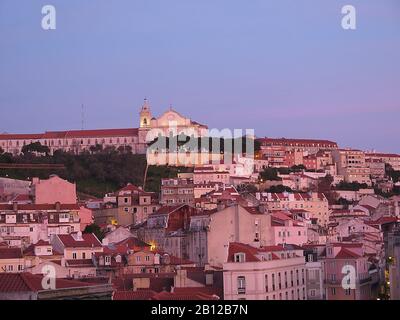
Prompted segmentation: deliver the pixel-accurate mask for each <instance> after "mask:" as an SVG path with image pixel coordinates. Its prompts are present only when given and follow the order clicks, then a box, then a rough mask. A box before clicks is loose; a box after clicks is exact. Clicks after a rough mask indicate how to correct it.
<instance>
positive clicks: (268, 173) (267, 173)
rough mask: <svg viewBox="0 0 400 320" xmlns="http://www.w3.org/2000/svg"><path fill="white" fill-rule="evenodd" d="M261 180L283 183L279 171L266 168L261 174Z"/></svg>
mask: <svg viewBox="0 0 400 320" xmlns="http://www.w3.org/2000/svg"><path fill="white" fill-rule="evenodd" d="M260 177H261V179H263V180H264V181H266V180H272V181H281V180H282V179H281V178H280V177H278V170H277V169H276V168H265V169H264V171H263V172H261V173H260Z"/></svg>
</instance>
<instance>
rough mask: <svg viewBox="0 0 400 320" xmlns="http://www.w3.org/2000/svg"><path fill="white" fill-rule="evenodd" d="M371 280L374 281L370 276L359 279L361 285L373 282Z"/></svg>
mask: <svg viewBox="0 0 400 320" xmlns="http://www.w3.org/2000/svg"><path fill="white" fill-rule="evenodd" d="M371 281H372V277H371V276H369V277H366V278H364V279H360V280H359V283H360V285H364V284H368V283H369V282H371Z"/></svg>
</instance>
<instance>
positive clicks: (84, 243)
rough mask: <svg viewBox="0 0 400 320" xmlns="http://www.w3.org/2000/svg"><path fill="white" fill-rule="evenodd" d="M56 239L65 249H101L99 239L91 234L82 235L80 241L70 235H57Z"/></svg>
mask: <svg viewBox="0 0 400 320" xmlns="http://www.w3.org/2000/svg"><path fill="white" fill-rule="evenodd" d="M57 237H58V238H59V239H60V241H61V242H62V243H63V245H64V246H65V247H66V248H92V247H102V245H101V242H100V241H99V239H97V237H96V236H95V235H94V234H92V233H86V234H85V233H84V234H82V240H76V239H75V238H74V237H73V235H72V234H59V235H57Z"/></svg>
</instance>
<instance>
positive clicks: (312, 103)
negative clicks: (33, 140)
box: [0, 0, 400, 153]
mask: <svg viewBox="0 0 400 320" xmlns="http://www.w3.org/2000/svg"><path fill="white" fill-rule="evenodd" d="M46 4H52V5H54V6H55V7H56V10H57V29H56V30H52V31H44V30H43V29H42V28H41V19H42V14H41V8H42V6H44V5H46ZM346 4H351V5H353V6H355V7H356V9H357V30H354V31H351V30H348V31H346V30H343V29H342V27H341V18H342V14H341V8H342V6H343V5H346ZM0 41H1V42H0V132H10V133H33V132H43V131H45V130H66V129H80V127H81V104H82V103H83V104H84V105H85V129H93V128H118V127H137V126H138V112H139V108H140V105H141V104H142V102H143V98H144V97H147V98H148V99H149V100H150V104H151V106H152V111H153V114H154V115H156V116H157V115H159V114H161V113H162V112H163V111H165V110H166V109H167V108H168V107H169V105H170V104H172V106H173V107H174V109H176V110H177V111H178V112H180V113H182V114H183V115H185V116H188V117H190V118H192V119H193V120H195V121H198V122H201V123H204V124H207V125H208V126H209V127H210V128H214V127H217V128H221V129H222V128H232V129H233V128H243V129H246V128H254V129H255V132H256V135H257V136H269V137H297V138H323V139H330V140H334V141H337V142H338V143H339V145H340V146H342V147H355V148H361V149H376V150H378V151H383V152H397V153H400V1H399V0H346V1H341V0H324V1H321V0H279V1H278V0H275V1H271V0H251V1H248V0H197V1H192V0H168V1H166V0H115V1H107V0H45V1H38V0H30V1H21V0H0Z"/></svg>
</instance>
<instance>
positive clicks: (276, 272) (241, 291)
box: [223, 242, 307, 300]
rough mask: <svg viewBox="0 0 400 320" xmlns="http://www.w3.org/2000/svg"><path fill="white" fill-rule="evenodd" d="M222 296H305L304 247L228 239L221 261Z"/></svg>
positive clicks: (303, 298)
mask: <svg viewBox="0 0 400 320" xmlns="http://www.w3.org/2000/svg"><path fill="white" fill-rule="evenodd" d="M223 271H224V273H223V274H224V299H225V300H306V299H307V295H306V271H305V259H304V256H303V250H302V249H301V248H298V247H293V246H291V245H286V246H266V247H254V246H251V245H248V244H243V243H238V242H231V243H229V247H228V257H227V260H226V262H225V263H224V264H223Z"/></svg>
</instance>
